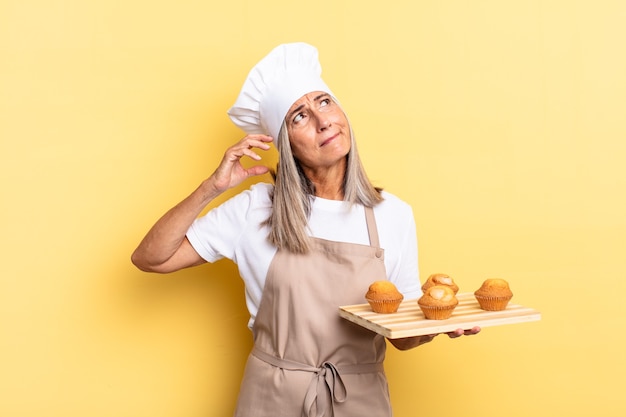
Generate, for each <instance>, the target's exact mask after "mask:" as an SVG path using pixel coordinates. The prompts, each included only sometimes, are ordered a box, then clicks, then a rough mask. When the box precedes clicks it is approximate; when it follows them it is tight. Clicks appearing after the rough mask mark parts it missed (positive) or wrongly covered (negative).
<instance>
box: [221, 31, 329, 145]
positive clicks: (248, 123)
mask: <svg viewBox="0 0 626 417" xmlns="http://www.w3.org/2000/svg"><path fill="white" fill-rule="evenodd" d="M321 73H322V67H321V65H320V63H319V60H318V54H317V49H316V48H315V47H313V46H311V45H309V44H306V43H302V42H297V43H287V44H282V45H279V46H277V47H276V48H274V49H273V50H272V51H271V52H270V53H269V54H268V55H267V56H265V58H263V59H262V60H261V61H259V63H258V64H256V65H255V66H254V68H252V70H251V71H250V73H249V74H248V77H247V78H246V81H245V82H244V84H243V87H242V88H241V92H240V93H239V97H237V101H236V102H235V104H234V105H233V106H232V107H231V108H230V109H229V110H228V115H229V117H230V119H231V120H232V121H233V123H235V125H237V126H238V127H240V128H241V129H243V130H244V132H246V133H248V134H259V133H260V134H266V135H270V136H272V137H273V138H274V139H276V138H277V137H278V132H279V130H280V127H281V126H282V124H283V120H284V119H285V116H286V115H287V111H288V110H289V108H290V107H291V106H292V105H293V103H294V102H296V100H298V99H299V98H300V97H302V96H304V95H305V94H308V93H310V92H313V91H323V92H325V93H328V94H330V95H332V92H331V91H330V89H329V88H328V86H327V85H326V83H324V81H323V80H322V78H321Z"/></svg>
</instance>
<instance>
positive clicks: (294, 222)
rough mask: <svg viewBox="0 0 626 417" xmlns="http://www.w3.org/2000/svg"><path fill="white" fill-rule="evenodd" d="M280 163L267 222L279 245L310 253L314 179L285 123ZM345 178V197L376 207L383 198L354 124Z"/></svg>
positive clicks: (271, 237) (280, 138)
mask: <svg viewBox="0 0 626 417" xmlns="http://www.w3.org/2000/svg"><path fill="white" fill-rule="evenodd" d="M276 147H277V149H278V155H279V158H278V161H279V162H278V164H277V166H276V171H275V172H272V176H273V177H274V182H275V184H274V190H273V192H272V195H271V199H272V208H273V209H272V214H271V215H270V217H269V218H268V219H267V220H266V221H265V223H264V224H266V225H268V226H269V228H270V232H269V236H268V239H269V241H270V242H271V243H272V244H274V245H275V246H276V247H278V249H285V250H288V251H290V252H294V253H307V252H308V251H309V248H310V243H309V241H310V237H309V235H308V233H307V223H308V219H309V215H310V214H311V202H312V200H313V198H314V197H315V187H314V185H313V183H312V182H311V181H310V180H309V179H308V178H307V177H306V176H305V175H304V172H303V170H302V167H301V166H300V163H299V161H298V160H297V159H296V158H295V157H294V156H293V153H292V151H291V144H290V141H289V133H288V132H287V124H286V123H285V122H284V121H283V124H282V126H281V128H280V132H279V133H278V138H277V142H276ZM346 158H347V164H346V173H345V175H344V179H343V193H344V201H346V202H348V203H350V204H351V205H352V204H362V205H363V206H366V207H374V206H375V205H376V204H378V203H380V202H381V201H382V200H383V197H382V196H381V191H382V189H381V188H378V187H374V185H372V183H371V182H370V180H369V179H368V177H367V174H366V173H365V169H364V168H363V164H362V163H361V159H360V158H359V154H358V151H357V147H356V141H355V139H354V133H353V132H352V128H350V151H349V152H348V155H347V156H346Z"/></svg>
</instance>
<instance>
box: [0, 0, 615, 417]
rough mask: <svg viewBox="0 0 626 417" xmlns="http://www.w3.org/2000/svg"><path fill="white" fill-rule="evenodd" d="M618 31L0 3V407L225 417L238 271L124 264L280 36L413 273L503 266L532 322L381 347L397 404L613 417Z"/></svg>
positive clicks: (593, 25) (489, 16)
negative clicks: (383, 196)
mask: <svg viewBox="0 0 626 417" xmlns="http://www.w3.org/2000/svg"><path fill="white" fill-rule="evenodd" d="M624 21H626V4H625V3H624V2H622V1H620V0H614V1H609V0H596V1H582V0H577V1H576V0H561V1H556V0H555V1H501V0H490V1H482V0H477V1H460V0H446V1H441V0H431V1H412V0H404V1H388V2H371V5H369V3H368V2H363V1H358V0H349V1H335V0H320V1H317V2H305V3H302V2H291V1H283V0H268V1H263V2H254V1H245V0H231V1H223V2H217V1H215V2H208V1H200V0H177V1H173V0H172V1H146V0H126V1H110V0H107V1H104V0H97V1H79V0H66V1H61V0H59V1H46V0H0V140H1V142H0V181H1V183H0V185H1V192H2V204H0V226H1V234H0V254H1V255H0V256H1V257H2V261H1V263H0V416H3V417H39V416H50V417H53V416H54V417H56V416H59V417H61V416H62V417H79V416H80V417H86V416H89V417H101V416H107V417H142V416H145V417H148V416H149V417H161V416H163V417H165V416H168V417H169V416H175V417H178V416H184V417H194V416H197V417H200V416H228V415H230V413H231V412H232V409H233V406H234V403H235V398H236V394H237V389H238V386H239V382H240V378H241V373H242V370H243V365H244V362H245V358H246V356H247V352H248V350H249V348H250V345H251V344H250V335H249V332H248V330H247V328H246V322H247V319H248V317H247V312H246V310H245V306H244V301H243V287H242V284H241V282H240V280H239V278H238V276H237V272H236V269H235V267H234V266H233V265H232V264H230V263H228V262H218V263H217V264H215V265H205V266H202V267H199V268H196V269H193V270H187V271H182V272H179V273H176V274H173V275H169V276H157V275H150V274H144V273H142V272H139V271H137V270H136V269H134V268H133V266H132V265H131V263H130V261H129V256H130V253H131V252H132V250H133V249H134V247H135V246H136V244H137V243H138V242H139V240H140V239H141V237H142V236H143V234H144V233H145V232H146V231H147V229H148V228H149V226H151V225H152V223H153V222H154V221H155V220H156V219H157V218H158V217H159V216H160V215H161V214H162V213H163V212H164V211H165V210H166V209H168V208H169V207H171V206H172V205H174V204H175V203H176V202H178V201H179V200H180V199H182V198H183V197H184V196H186V195H187V194H188V193H189V192H191V190H192V189H193V188H195V187H196V186H197V185H198V184H199V182H200V181H201V180H202V179H203V178H205V177H206V176H208V175H209V174H210V173H211V172H212V170H213V169H214V167H215V166H216V164H217V163H218V161H219V160H220V158H221V156H222V154H223V151H224V150H225V148H226V147H227V146H228V145H229V144H231V143H233V142H234V141H236V140H238V139H239V138H240V137H241V136H242V133H241V132H240V131H239V130H237V129H236V128H235V127H234V126H233V125H232V124H231V122H230V121H229V120H228V118H227V117H226V114H225V111H226V109H227V108H228V107H229V106H230V105H231V104H232V103H233V101H234V100H235V97H236V95H237V93H238V90H239V88H240V86H241V83H242V82H243V79H244V77H245V75H246V73H247V72H248V70H249V69H250V68H251V66H252V65H253V64H254V63H255V62H256V61H257V60H258V59H260V58H261V57H262V56H263V55H265V54H266V53H267V52H268V51H269V50H270V49H271V48H272V47H274V46H275V45H277V44H279V43H282V42H291V41H307V42H310V43H313V44H315V45H316V46H317V47H318V48H319V50H320V58H321V61H322V65H323V68H324V76H325V79H326V81H327V82H328V84H329V85H330V86H331V88H333V90H334V92H335V93H336V95H337V96H338V97H339V98H340V100H341V102H342V103H343V105H344V107H345V108H346V110H347V111H348V114H349V116H350V118H351V121H352V123H353V125H354V129H355V131H356V133H357V137H358V140H359V146H360V151H361V153H362V157H363V159H364V162H365V165H366V167H367V169H368V172H369V173H370V176H371V178H372V180H373V181H374V182H375V183H376V184H377V185H380V186H384V187H385V188H386V189H387V190H389V191H391V192H393V193H395V194H397V195H399V196H400V197H402V198H403V199H405V200H406V201H408V202H409V203H410V204H411V205H412V206H413V208H414V211H415V219H416V222H417V227H418V236H419V244H420V252H419V254H420V272H421V275H422V279H423V278H425V277H426V276H427V275H428V274H430V273H432V272H447V273H449V274H451V275H452V276H453V277H455V279H456V280H457V283H459V284H460V286H461V290H462V291H464V292H465V291H473V290H474V289H475V288H476V287H477V286H478V285H479V284H480V283H481V282H482V280H483V279H485V278H488V277H494V276H498V277H503V278H506V279H507V280H509V282H510V283H511V285H512V287H513V291H514V293H515V298H514V300H515V301H516V302H517V303H520V304H524V305H528V306H531V307H534V308H536V309H538V310H540V311H541V312H542V320H541V321H539V322H532V323H524V324H515V325H510V326H499V327H490V328H485V329H484V330H483V332H482V333H481V334H480V335H478V336H475V337H472V338H462V339H458V340H450V339H448V338H446V337H443V336H440V337H439V338H437V339H435V341H434V342H433V343H431V344H430V345H427V346H423V347H421V348H418V349H415V350H412V351H409V352H398V351H395V350H392V351H390V354H389V357H388V361H387V370H388V374H389V379H390V387H391V395H392V401H393V404H394V408H395V412H396V416H398V417H412V416H434V415H437V416H475V415H481V416H483V417H492V416H500V415H507V416H519V417H526V416H570V417H571V416H589V415H603V416H623V415H625V414H626V400H625V398H624V388H625V383H624V377H625V375H626V359H625V358H624V350H625V348H626V343H625V342H626V336H625V333H624V330H625V326H624V318H626V307H625V306H626V303H625V302H624V292H625V291H626V284H625V282H626V260H625V259H626V256H625V255H626V253H625V252H626V216H625V213H626V197H625V195H626V193H625V189H626V164H624V162H625V160H626V127H625V126H626V123H625V122H624V119H625V116H626V52H625V51H626V48H625V46H624V40H625V39H626V26H624V24H623V23H624ZM274 158H275V157H274V156H271V155H270V156H269V157H268V158H267V159H268V161H270V163H274V162H273V161H275V159H274ZM247 185H249V184H247ZM226 197H227V196H224V198H226Z"/></svg>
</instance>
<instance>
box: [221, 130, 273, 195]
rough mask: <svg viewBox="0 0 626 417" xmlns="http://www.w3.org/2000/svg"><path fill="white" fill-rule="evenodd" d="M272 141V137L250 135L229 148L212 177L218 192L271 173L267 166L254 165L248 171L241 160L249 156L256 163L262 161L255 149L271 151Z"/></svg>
mask: <svg viewBox="0 0 626 417" xmlns="http://www.w3.org/2000/svg"><path fill="white" fill-rule="evenodd" d="M272 140H273V139H272V138H271V137H270V136H266V135H248V136H246V137H244V138H243V139H241V140H240V141H239V142H237V143H236V144H234V145H233V146H231V147H230V148H228V149H227V150H226V152H225V153H224V157H223V158H222V161H221V162H220V165H219V166H218V167H217V169H216V170H215V172H214V173H213V175H212V177H213V178H212V179H213V185H214V187H215V189H216V191H217V192H224V191H226V190H227V189H229V188H232V187H235V186H237V185H239V184H240V183H241V182H243V181H244V180H245V179H247V178H250V177H252V176H255V175H262V174H265V173H267V172H269V167H267V166H265V165H254V166H252V167H250V168H247V169H246V168H244V166H243V165H242V164H241V158H243V157H244V156H247V157H249V158H252V159H254V160H255V161H260V160H261V156H260V155H259V154H258V153H257V152H256V151H255V149H262V150H264V151H267V150H269V149H270V145H269V144H270V143H271V142H272Z"/></svg>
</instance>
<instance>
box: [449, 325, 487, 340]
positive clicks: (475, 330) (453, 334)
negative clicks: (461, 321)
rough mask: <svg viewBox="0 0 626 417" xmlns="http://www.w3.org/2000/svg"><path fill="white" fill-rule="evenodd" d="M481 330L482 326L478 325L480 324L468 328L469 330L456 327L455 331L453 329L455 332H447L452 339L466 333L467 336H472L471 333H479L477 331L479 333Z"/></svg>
mask: <svg viewBox="0 0 626 417" xmlns="http://www.w3.org/2000/svg"><path fill="white" fill-rule="evenodd" d="M479 332H480V327H478V326H474V327H472V328H471V329H468V330H463V329H456V330H455V331H453V332H448V333H446V334H447V335H448V337H449V338H450V339H455V338H457V337H461V336H463V335H465V336H471V335H474V334H477V333H479Z"/></svg>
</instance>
